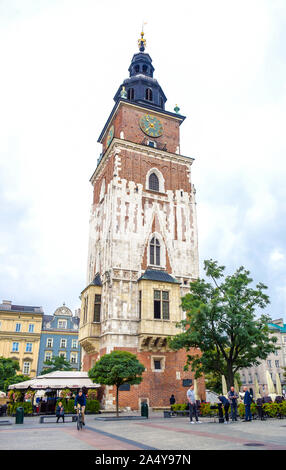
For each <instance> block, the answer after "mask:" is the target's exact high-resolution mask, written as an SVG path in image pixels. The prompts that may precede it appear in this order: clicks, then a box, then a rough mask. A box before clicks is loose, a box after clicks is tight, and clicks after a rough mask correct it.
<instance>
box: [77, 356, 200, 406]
mask: <svg viewBox="0 0 286 470" xmlns="http://www.w3.org/2000/svg"><path fill="white" fill-rule="evenodd" d="M114 349H115V350H118V349H119V350H124V351H129V352H132V353H133V354H136V355H137V358H138V360H139V361H140V362H141V363H142V364H143V365H144V366H145V368H146V369H147V370H146V371H145V372H144V373H143V375H142V377H143V380H142V382H141V384H140V385H131V388H130V391H120V392H119V406H120V407H123V408H124V407H130V408H131V409H132V410H138V407H139V399H140V398H141V399H142V398H148V399H149V406H150V407H156V406H169V404H170V403H169V399H170V396H171V395H172V394H174V395H175V398H176V403H186V402H187V399H186V393H187V390H188V387H183V385H182V381H183V379H193V378H194V374H193V372H190V371H189V372H185V371H184V370H183V369H184V365H185V364H186V360H187V354H186V352H185V351H184V350H180V351H177V352H165V353H164V352H160V351H158V352H151V351H147V352H145V351H144V352H137V350H136V349H135V348H116V347H115V348H114ZM190 352H193V353H195V352H196V353H197V352H198V351H195V350H193V351H190ZM190 352H189V353H190ZM104 353H105V351H104V352H103V351H101V353H100V355H101V356H102V355H103V354H104ZM151 356H158V357H162V356H165V358H166V360H165V370H164V372H153V371H152V370H151ZM93 357H95V356H93ZM84 366H85V364H84ZM83 370H88V369H85V368H84V369H83ZM176 372H180V374H181V377H180V379H179V380H178V379H177V378H176ZM198 389H199V394H200V396H201V399H205V384H204V379H203V378H200V379H199V380H198ZM110 393H111V392H110ZM112 394H113V396H114V397H115V396H116V387H113V390H112ZM101 396H102V393H101ZM114 403H115V401H114Z"/></svg>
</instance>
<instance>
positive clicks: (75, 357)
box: [71, 353, 77, 364]
mask: <svg viewBox="0 0 286 470" xmlns="http://www.w3.org/2000/svg"><path fill="white" fill-rule="evenodd" d="M71 363H72V364H77V353H71Z"/></svg>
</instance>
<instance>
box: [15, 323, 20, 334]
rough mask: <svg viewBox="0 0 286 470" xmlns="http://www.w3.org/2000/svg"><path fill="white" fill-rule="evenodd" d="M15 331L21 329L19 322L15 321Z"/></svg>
mask: <svg viewBox="0 0 286 470" xmlns="http://www.w3.org/2000/svg"><path fill="white" fill-rule="evenodd" d="M15 331H17V332H19V331H21V323H16V328H15Z"/></svg>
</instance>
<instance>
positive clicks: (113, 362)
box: [88, 351, 145, 416]
mask: <svg viewBox="0 0 286 470" xmlns="http://www.w3.org/2000/svg"><path fill="white" fill-rule="evenodd" d="M144 370H145V367H144V365H143V364H141V363H140V362H139V361H138V359H137V357H136V356H135V355H134V354H132V353H130V352H128V351H112V352H111V353H110V354H105V355H104V356H102V357H101V358H100V359H99V361H97V362H96V364H95V365H94V366H93V367H92V368H91V369H90V370H89V372H88V375H89V377H90V378H91V379H92V381H93V382H95V383H100V384H102V385H115V386H116V414H117V416H118V392H119V387H120V386H121V385H123V384H130V385H135V384H139V383H140V382H141V381H142V377H141V376H142V373H143V372H144Z"/></svg>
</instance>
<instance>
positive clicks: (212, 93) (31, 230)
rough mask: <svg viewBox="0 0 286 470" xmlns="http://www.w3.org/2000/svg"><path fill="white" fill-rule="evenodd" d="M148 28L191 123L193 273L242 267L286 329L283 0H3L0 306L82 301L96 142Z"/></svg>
mask: <svg viewBox="0 0 286 470" xmlns="http://www.w3.org/2000/svg"><path fill="white" fill-rule="evenodd" d="M143 21H145V22H147V25H146V26H145V36H146V39H147V52H148V53H149V54H150V55H151V57H152V59H153V65H154V67H155V74H154V76H155V78H157V79H158V81H159V83H160V85H161V86H162V88H163V90H164V92H165V94H166V96H167V98H168V101H167V106H166V108H167V109H168V110H170V111H172V110H173V108H174V106H175V105H176V104H178V105H179V107H180V112H181V113H182V114H183V115H185V116H187V119H186V120H185V122H184V123H183V124H182V126H181V152H182V154H183V155H187V156H191V157H194V158H195V162H194V165H193V182H194V184H195V186H196V190H197V209H198V226H199V252H200V260H201V267H202V265H203V260H204V259H207V258H213V259H217V260H218V261H219V263H220V264H224V265H225V266H227V272H228V273H231V272H233V271H234V270H235V269H236V268H237V267H239V266H241V265H243V266H245V267H246V268H247V269H249V270H250V272H251V275H252V277H253V279H254V281H255V282H259V281H261V282H264V283H265V284H266V285H267V286H268V287H269V290H268V294H269V295H270V298H271V306H270V307H269V309H268V313H269V314H270V315H271V316H272V317H273V318H279V317H284V321H286V265H285V261H286V240H285V233H286V203H285V201H286V185H285V180H286V171H285V169H286V163H285V158H286V151H285V150H286V139H285V135H286V133H285V124H286V106H285V103H286V47H285V44H286V4H285V1H284V0H246V1H245V0H240V1H239V2H237V1H235V0H216V1H215V2H214V1H213V0H178V1H177V2H174V1H166V0H164V1H163V0H157V1H156V2H154V1H150V0H145V1H144V3H142V2H134V1H131V0H125V1H123V2H118V1H116V0H109V2H106V1H102V0H67V1H64V0H34V1H33V0H0V43H1V48H0V228H1V231H0V300H2V299H8V300H12V301H13V303H14V304H24V305H41V306H43V308H44V311H45V313H46V314H51V313H53V311H54V310H55V309H56V308H57V307H58V306H59V305H61V304H62V302H66V304H67V305H68V306H69V307H70V308H71V309H72V310H74V309H75V308H78V307H79V306H80V301H79V294H80V292H81V290H82V289H83V288H84V287H85V285H86V263H87V244H88V221H89V211H90V206H91V199H92V188H91V185H90V183H89V178H90V176H91V174H92V173H93V171H94V169H95V167H96V162H97V158H98V156H99V153H100V151H101V149H100V146H99V144H98V143H97V138H98V136H99V134H100V131H101V129H102V127H103V125H104V123H105V121H106V119H107V118H108V116H109V113H110V111H111V109H112V107H113V104H114V102H113V96H114V94H115V92H116V90H117V88H118V86H119V85H120V83H121V82H122V81H123V79H124V78H127V76H128V67H129V64H130V61H131V59H132V56H133V54H134V53H136V52H137V39H138V38H139V35H140V30H141V25H142V22H143ZM201 275H203V271H202V270H201Z"/></svg>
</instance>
